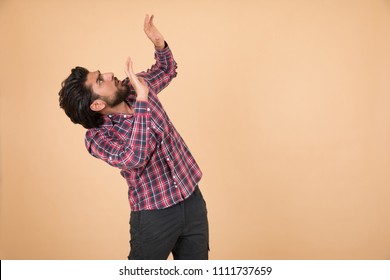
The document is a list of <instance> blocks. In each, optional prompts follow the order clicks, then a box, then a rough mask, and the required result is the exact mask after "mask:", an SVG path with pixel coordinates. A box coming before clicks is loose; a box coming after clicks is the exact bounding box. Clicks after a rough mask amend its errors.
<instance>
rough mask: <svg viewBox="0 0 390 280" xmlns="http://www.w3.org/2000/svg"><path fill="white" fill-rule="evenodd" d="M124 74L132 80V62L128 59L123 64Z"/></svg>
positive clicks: (133, 76) (133, 75)
mask: <svg viewBox="0 0 390 280" xmlns="http://www.w3.org/2000/svg"><path fill="white" fill-rule="evenodd" d="M125 73H126V75H127V77H129V79H130V80H134V78H135V74H134V70H133V61H132V60H131V58H130V57H128V58H127V60H126V64H125Z"/></svg>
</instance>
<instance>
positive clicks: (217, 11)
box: [0, 0, 390, 259]
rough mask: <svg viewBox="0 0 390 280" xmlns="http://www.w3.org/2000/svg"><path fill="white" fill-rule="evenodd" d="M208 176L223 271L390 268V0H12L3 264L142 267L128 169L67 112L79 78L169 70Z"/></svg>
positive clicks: (4, 67) (171, 93)
mask: <svg viewBox="0 0 390 280" xmlns="http://www.w3.org/2000/svg"><path fill="white" fill-rule="evenodd" d="M146 13H153V14H155V16H156V19H155V22H156V24H157V26H158V27H159V29H160V30H161V31H162V33H163V34H164V35H165V38H166V40H167V41H168V42H169V44H170V46H171V49H172V50H173V53H174V56H175V58H176V60H177V62H178V66H179V68H178V73H179V74H178V76H177V78H176V79H175V80H174V81H173V82H172V84H171V85H170V86H169V87H168V88H167V89H165V90H164V91H163V93H162V94H161V99H162V101H163V103H164V104H165V108H166V109H167V111H168V113H169V115H170V116H171V118H172V119H173V121H174V123H175V125H176V126H177V128H178V129H179V131H180V132H181V134H182V136H183V138H184V139H185V140H186V142H187V144H188V145H189V147H190V149H191V151H192V152H193V154H194V155H195V157H196V159H197V160H198V162H199V164H200V166H201V167H202V169H203V171H204V177H203V179H202V181H201V184H200V186H201V188H202V190H203V193H204V196H205V197H206V199H207V205H208V209H209V220H210V233H211V244H210V245H211V254H210V257H211V258H212V259H389V258H390V239H389V236H390V203H389V197H390V172H389V170H390V109H389V106H390V79H389V77H390V32H389V30H390V29H389V27H390V1H388V0H257V1H256V0H253V1H250V0H240V1H229V0H225V1H222V0H217V1H210V0H192V1H182V0H164V1H157V0H155V1H150V0H148V1H146V0H142V1H130V0H122V1H100V0H93V1H92V0H90V1H88V0H84V1H80V0H67V1H65V0H63V1H51V0H34V1H30V0H0V30H1V45H0V46H1V50H0V58H1V66H0V67H1V73H0V74H1V76H0V77H1V82H0V93H1V100H0V102H1V112H0V118H1V139H0V144H1V165H0V167H1V181H0V182H1V212H0V213H1V247H0V248H1V252H0V253H1V255H0V257H1V259H125V258H126V256H127V253H128V249H129V246H128V239H129V234H128V230H129V225H128V220H129V205H128V201H127V187H126V183H125V181H124V180H123V178H122V177H121V176H120V175H119V170H117V169H115V168H112V167H109V166H108V165H106V164H105V163H103V162H101V161H99V160H96V159H94V158H92V157H91V156H90V155H89V154H88V153H87V152H86V150H85V148H84V139H83V137H84V133H85V130H84V129H83V128H82V127H81V126H76V125H73V124H72V123H71V122H70V121H69V119H68V118H67V117H66V116H65V114H64V113H63V111H61V110H60V109H59V106H58V95H57V93H58V91H59V88H60V83H61V82H62V80H63V79H64V78H65V77H66V76H67V75H68V74H69V73H70V69H71V68H73V67H74V66H76V65H81V66H85V67H87V68H88V69H90V70H96V69H99V70H101V71H113V72H114V73H115V74H116V75H117V76H119V77H123V76H124V74H123V65H124V61H125V59H126V57H127V56H128V55H131V56H132V57H133V60H134V65H135V69H136V70H137V71H141V70H144V69H145V68H147V67H148V66H149V65H151V64H152V63H153V61H154V60H153V46H152V45H151V43H150V42H149V41H148V39H147V38H146V36H145V35H144V33H143V30H142V23H143V18H144V15H145V14H146Z"/></svg>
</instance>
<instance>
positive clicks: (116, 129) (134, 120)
mask: <svg viewBox="0 0 390 280" xmlns="http://www.w3.org/2000/svg"><path fill="white" fill-rule="evenodd" d="M155 59H156V63H155V64H154V65H153V66H152V67H151V68H150V69H149V70H147V71H146V72H141V73H139V74H138V76H139V77H142V78H144V80H145V81H147V83H148V86H149V97H148V101H147V102H146V101H135V91H134V89H132V88H131V91H132V94H131V95H130V97H129V98H128V100H127V102H128V104H129V105H130V106H132V107H133V109H134V114H133V115H127V114H113V115H106V116H103V118H104V123H103V124H102V125H101V126H100V127H98V128H93V129H89V130H88V131H87V133H86V137H85V144H86V147H87V150H88V152H89V153H90V154H91V155H93V156H94V157H97V158H99V159H102V160H104V161H105V162H107V163H108V164H110V165H112V166H114V167H117V168H120V169H121V175H122V176H123V177H124V178H125V179H126V181H127V184H128V187H129V190H128V197H129V203H130V208H131V210H132V211H140V210H154V209H163V208H167V207H170V206H172V205H175V204H177V203H179V202H180V201H183V200H184V199H186V198H187V197H189V196H190V195H191V194H192V192H193V191H194V189H195V186H196V185H197V183H198V182H199V181H200V179H201V177H202V172H201V170H200V169H199V166H198V165H197V163H196V161H195V159H194V158H193V156H192V155H191V153H190V151H189V149H188V147H187V145H186V144H185V143H184V141H183V139H182V138H181V136H180V135H179V133H178V132H177V130H176V129H175V127H174V126H173V124H172V123H171V121H170V120H169V117H168V115H167V113H166V112H165V110H164V109H163V107H162V105H161V103H160V101H159V99H158V97H157V94H158V93H159V92H160V91H161V90H163V89H164V88H165V87H166V86H167V85H168V84H169V83H170V81H171V80H172V79H173V78H174V77H176V68H177V66H176V62H175V60H174V59H173V55H172V52H171V50H170V49H169V47H168V46H167V45H166V48H164V49H163V50H157V51H156V52H155ZM130 87H131V86H130Z"/></svg>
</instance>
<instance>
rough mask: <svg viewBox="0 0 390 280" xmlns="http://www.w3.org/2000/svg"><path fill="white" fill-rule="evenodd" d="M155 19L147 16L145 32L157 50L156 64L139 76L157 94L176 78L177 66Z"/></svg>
mask: <svg viewBox="0 0 390 280" xmlns="http://www.w3.org/2000/svg"><path fill="white" fill-rule="evenodd" d="M153 19H154V16H153V15H152V16H150V17H149V16H148V15H146V16H145V21H144V31H145V34H146V36H148V38H149V39H150V41H151V42H152V43H153V44H154V47H155V49H156V52H155V57H154V58H155V60H156V63H155V64H154V65H152V67H151V68H150V69H148V70H147V71H146V72H141V73H138V74H137V76H139V77H142V78H143V79H144V80H145V81H146V82H147V83H148V85H149V88H150V89H152V90H153V91H154V92H155V93H156V94H157V93H159V92H160V91H161V90H163V89H164V88H165V87H166V86H168V85H169V83H170V82H171V80H172V79H173V78H175V77H176V75H177V73H176V68H177V64H176V61H175V60H174V58H173V55H172V52H171V50H170V48H169V46H168V44H167V43H166V42H165V40H164V37H163V36H162V34H161V33H160V31H158V29H157V28H156V26H155V25H154V23H153Z"/></svg>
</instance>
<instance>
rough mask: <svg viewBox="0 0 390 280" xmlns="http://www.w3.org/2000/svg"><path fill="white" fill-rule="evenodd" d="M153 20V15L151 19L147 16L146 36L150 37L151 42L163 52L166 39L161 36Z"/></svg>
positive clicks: (145, 22) (145, 24)
mask: <svg viewBox="0 0 390 280" xmlns="http://www.w3.org/2000/svg"><path fill="white" fill-rule="evenodd" d="M153 18H154V16H153V15H152V16H150V17H149V15H146V16H145V21H144V31H145V34H146V36H148V38H149V39H150V41H152V43H153V44H154V47H155V48H156V49H157V50H162V49H163V48H164V47H165V41H164V37H163V36H162V35H161V33H160V31H158V29H157V28H156V26H154V23H153Z"/></svg>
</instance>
